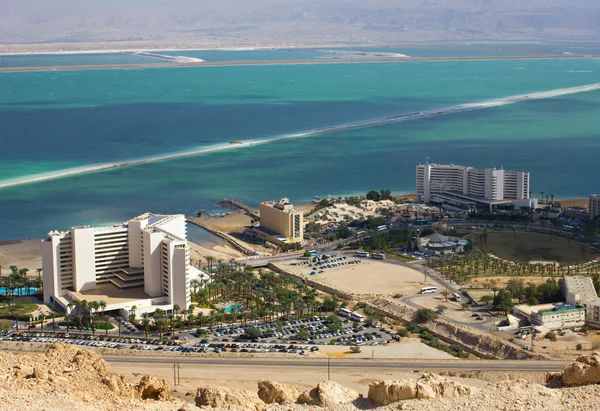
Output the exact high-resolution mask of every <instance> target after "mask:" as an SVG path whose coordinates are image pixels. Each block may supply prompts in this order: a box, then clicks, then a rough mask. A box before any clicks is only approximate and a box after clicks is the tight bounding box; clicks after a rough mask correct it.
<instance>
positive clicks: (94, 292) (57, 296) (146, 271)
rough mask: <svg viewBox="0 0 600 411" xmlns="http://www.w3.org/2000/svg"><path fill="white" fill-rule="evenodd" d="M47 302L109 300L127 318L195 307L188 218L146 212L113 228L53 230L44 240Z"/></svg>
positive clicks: (194, 272)
mask: <svg viewBox="0 0 600 411" xmlns="http://www.w3.org/2000/svg"><path fill="white" fill-rule="evenodd" d="M42 258H43V264H42V266H43V275H44V277H43V281H44V302H46V303H48V302H50V301H54V302H55V303H56V304H58V305H60V306H62V307H63V308H65V309H66V308H67V306H68V304H69V303H70V302H72V301H74V300H79V301H82V300H87V301H88V302H91V301H104V302H105V303H106V304H107V307H106V309H105V310H104V311H117V310H118V311H121V313H122V315H124V316H127V315H128V314H129V313H130V312H131V310H132V307H134V306H135V307H136V310H135V311H136V312H135V314H136V315H141V314H142V313H144V312H154V311H155V310H156V309H157V308H161V309H163V310H171V309H173V306H174V305H176V304H177V305H179V307H181V309H187V308H188V307H189V306H190V303H191V300H190V286H189V282H190V280H191V279H192V278H196V277H199V276H200V277H203V276H206V274H204V273H203V272H202V271H200V270H198V269H196V268H195V267H192V266H191V265H190V253H189V246H188V243H187V240H186V221H185V217H184V216H183V215H155V214H150V213H147V214H144V215H141V216H139V217H137V218H134V219H132V220H129V221H128V222H126V223H123V224H117V225H114V226H108V227H91V226H83V227H73V228H71V229H70V230H69V231H62V232H58V231H52V232H50V233H48V237H47V238H46V239H44V240H43V241H42Z"/></svg>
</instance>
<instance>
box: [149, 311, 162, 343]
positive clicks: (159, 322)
mask: <svg viewBox="0 0 600 411" xmlns="http://www.w3.org/2000/svg"><path fill="white" fill-rule="evenodd" d="M152 316H153V317H154V322H155V323H156V325H157V327H158V336H159V338H160V339H161V340H162V325H163V323H164V321H165V311H164V310H162V309H160V308H157V309H156V310H155V311H154V313H152Z"/></svg>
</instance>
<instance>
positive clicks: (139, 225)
mask: <svg viewBox="0 0 600 411" xmlns="http://www.w3.org/2000/svg"><path fill="white" fill-rule="evenodd" d="M147 223H148V220H141V221H137V220H130V221H129V223H128V229H129V230H128V233H127V235H128V236H129V266H130V267H133V268H143V267H144V265H143V263H142V229H143V228H146V226H147V225H148V224H147Z"/></svg>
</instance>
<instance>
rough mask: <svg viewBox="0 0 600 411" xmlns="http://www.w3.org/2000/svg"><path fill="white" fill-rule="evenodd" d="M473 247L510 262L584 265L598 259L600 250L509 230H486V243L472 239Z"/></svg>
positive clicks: (561, 239)
mask: <svg viewBox="0 0 600 411" xmlns="http://www.w3.org/2000/svg"><path fill="white" fill-rule="evenodd" d="M475 245H476V246H477V247H479V248H480V249H481V250H482V251H484V252H486V253H492V254H494V255H496V256H498V257H500V258H503V259H505V260H510V261H517V262H522V263H527V262H530V261H556V262H558V263H560V264H562V265H565V264H566V265H569V264H576V263H584V262H587V261H590V260H593V259H594V258H597V257H600V251H598V250H596V249H595V248H593V247H590V246H589V245H585V244H581V243H577V242H575V241H571V243H570V246H569V240H567V239H566V238H561V237H552V236H549V235H544V234H537V233H530V232H525V231H516V232H515V233H514V234H513V231H512V230H499V231H489V232H488V233H487V242H483V244H482V243H481V242H480V240H479V239H477V240H475Z"/></svg>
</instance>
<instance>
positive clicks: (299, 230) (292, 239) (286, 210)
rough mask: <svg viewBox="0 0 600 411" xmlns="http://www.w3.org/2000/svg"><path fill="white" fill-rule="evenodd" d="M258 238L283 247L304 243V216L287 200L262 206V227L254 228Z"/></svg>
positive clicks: (269, 202)
mask: <svg viewBox="0 0 600 411" xmlns="http://www.w3.org/2000/svg"><path fill="white" fill-rule="evenodd" d="M252 231H253V234H254V235H255V236H257V237H258V238H260V239H262V240H264V241H268V242H271V243H273V244H277V245H281V244H283V243H290V244H291V243H302V241H303V239H304V214H303V213H302V211H299V210H296V209H295V208H294V206H293V205H292V204H290V203H289V200H288V199H287V198H282V199H281V200H279V201H267V202H263V203H261V204H260V226H259V227H253V229H252Z"/></svg>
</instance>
